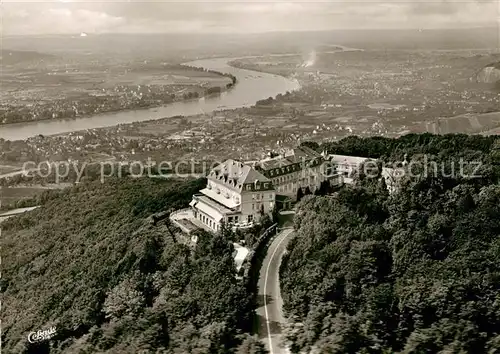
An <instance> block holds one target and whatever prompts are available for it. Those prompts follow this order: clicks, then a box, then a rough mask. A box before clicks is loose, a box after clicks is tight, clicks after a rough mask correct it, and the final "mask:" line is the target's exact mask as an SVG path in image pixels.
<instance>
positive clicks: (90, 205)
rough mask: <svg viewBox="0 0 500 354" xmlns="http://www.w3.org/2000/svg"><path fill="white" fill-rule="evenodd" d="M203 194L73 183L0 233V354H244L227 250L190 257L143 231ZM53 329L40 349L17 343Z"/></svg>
mask: <svg viewBox="0 0 500 354" xmlns="http://www.w3.org/2000/svg"><path fill="white" fill-rule="evenodd" d="M204 183H206V181H204V180H192V181H186V182H181V181H172V180H160V179H147V178H140V179H129V178H122V179H117V178H115V179H109V180H108V181H106V183H104V184H101V183H99V182H98V181H95V182H84V183H81V184H79V185H77V186H75V187H73V188H69V189H66V190H62V191H52V192H50V193H47V194H45V195H44V198H43V200H41V202H42V206H41V208H39V209H37V210H36V211H33V212H31V213H28V214H24V215H21V216H18V217H15V218H12V219H9V220H8V221H6V222H5V223H3V224H2V228H3V230H2V231H3V232H2V279H1V287H2V294H3V295H2V305H3V306H2V345H3V349H4V350H5V352H6V353H37V354H39V353H97V352H98V353H117V354H118V353H120V354H121V353H234V352H237V353H240V354H245V353H250V351H249V350H252V349H251V348H254V347H256V345H257V344H256V343H255V339H254V337H250V336H249V335H247V334H245V332H247V330H248V326H250V313H251V310H252V308H251V299H250V297H249V295H248V294H247V292H246V290H245V287H244V285H243V284H241V283H240V282H239V281H238V280H237V279H236V277H235V268H234V263H233V258H232V254H233V251H234V250H233V246H232V244H231V243H230V242H228V240H227V239H226V237H225V235H223V234H221V235H212V234H208V233H203V232H202V233H200V235H199V241H198V247H196V248H195V249H194V250H193V249H191V248H190V247H189V246H187V245H184V244H182V243H181V242H180V241H179V240H177V239H176V237H175V236H174V235H175V234H176V233H175V232H172V233H170V232H169V231H171V228H172V226H167V225H164V224H161V223H158V225H156V226H155V225H153V224H152V223H151V222H150V220H151V219H150V216H151V215H152V214H153V213H157V212H161V211H165V210H169V209H171V208H180V207H184V206H186V205H187V204H188V203H189V201H190V199H191V196H192V194H193V193H194V192H195V191H197V190H199V189H200V188H201V187H202V186H203V185H204ZM53 326H55V327H56V330H57V333H56V336H55V337H54V338H52V339H51V340H50V341H45V342H42V343H38V344H30V343H29V342H28V340H27V336H28V333H30V332H36V331H38V330H45V329H49V328H51V327H53ZM257 346H258V345H257Z"/></svg>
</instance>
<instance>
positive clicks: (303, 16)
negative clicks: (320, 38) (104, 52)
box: [0, 0, 500, 35]
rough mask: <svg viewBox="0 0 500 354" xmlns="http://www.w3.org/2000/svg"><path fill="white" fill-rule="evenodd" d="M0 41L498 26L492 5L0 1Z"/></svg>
mask: <svg viewBox="0 0 500 354" xmlns="http://www.w3.org/2000/svg"><path fill="white" fill-rule="evenodd" d="M0 6H1V8H0V9H1V14H2V17H3V25H2V26H1V30H2V34H3V35H10V34H55V33H80V32H88V33H103V32H200V31H202V32H223V33H247V32H267V31H299V30H327V29H344V28H364V29H366V28H460V27H477V26H498V25H499V20H500V0H469V1H464V0H462V1H451V0H450V1H447V0H430V1H417V0H415V1H394V0H390V1H374V0H364V1H362V2H354V1H335V0H323V1H314V2H313V1H309V2H305V1H303V2H295V1H281V0H274V1H269V0H267V1H266V0H264V1H262V0H261V1H254V0H246V1H243V0H232V1H228V0H226V1H217V2H214V1H206V0H200V1H177V2H174V1H170V0H157V1H155V0H153V1H151V0H148V1H139V0H129V1H118V0H105V1H96V0H85V1H72V0H62V1H50V0H43V1H42V0H36V1H29V2H28V1H23V0H3V4H2V5H0Z"/></svg>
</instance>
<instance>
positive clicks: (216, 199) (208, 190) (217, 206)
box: [190, 147, 334, 231]
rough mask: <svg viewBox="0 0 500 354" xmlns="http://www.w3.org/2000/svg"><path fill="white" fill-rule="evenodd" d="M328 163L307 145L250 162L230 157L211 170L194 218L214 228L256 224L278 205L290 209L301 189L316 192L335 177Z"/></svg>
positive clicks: (193, 205)
mask: <svg viewBox="0 0 500 354" xmlns="http://www.w3.org/2000/svg"><path fill="white" fill-rule="evenodd" d="M324 162H325V159H324V158H323V156H322V155H321V154H319V153H318V152H316V151H314V150H312V149H309V148H307V147H299V148H295V149H292V150H288V151H286V152H284V153H283V154H280V155H278V156H275V157H270V158H267V159H264V160H261V161H259V162H253V163H247V164H246V163H242V162H239V161H235V160H227V161H225V162H223V163H222V164H220V165H219V166H217V167H216V168H214V169H213V170H212V171H210V173H209V174H208V176H207V186H206V187H205V188H204V189H202V190H201V191H200V192H199V194H196V195H194V196H193V200H192V201H191V203H190V206H191V208H192V211H193V217H194V218H195V219H197V220H198V222H201V223H202V224H203V225H205V226H206V227H207V228H209V229H211V230H214V231H217V230H219V229H220V226H221V223H222V222H225V223H227V224H231V225H232V226H234V227H240V228H244V227H249V226H252V225H253V224H254V223H255V222H258V221H259V219H260V218H261V217H262V216H263V215H266V214H270V213H271V212H272V210H273V209H274V208H275V206H276V204H278V205H277V206H278V207H279V208H287V207H288V206H289V205H290V204H291V203H292V202H294V201H295V200H296V196H297V191H298V188H306V187H309V189H310V190H311V192H314V191H315V190H316V189H317V188H319V187H320V185H321V183H322V182H323V181H325V180H328V179H329V178H331V176H333V175H334V174H333V173H332V171H327V170H325V169H326V164H324ZM328 176H330V177H328Z"/></svg>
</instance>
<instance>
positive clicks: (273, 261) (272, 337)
mask: <svg viewBox="0 0 500 354" xmlns="http://www.w3.org/2000/svg"><path fill="white" fill-rule="evenodd" d="M292 235H293V229H284V230H283V231H281V232H280V233H279V234H278V235H277V236H276V237H275V238H274V240H273V241H272V243H271V244H270V245H269V248H268V251H267V255H266V257H265V259H264V262H263V264H262V268H261V269H260V275H259V282H258V300H259V307H258V308H257V316H258V321H259V328H258V333H259V338H261V340H262V341H263V342H264V344H265V346H266V348H267V350H268V351H269V353H270V354H279V353H290V351H289V350H288V349H287V348H285V347H284V346H283V343H282V338H281V337H282V336H281V332H282V329H283V325H284V323H285V317H284V316H283V299H282V298H281V293H280V284H279V268H280V264H281V258H282V257H283V254H284V253H285V251H286V246H287V245H288V242H289V241H290V240H291V238H292V237H291V236H292Z"/></svg>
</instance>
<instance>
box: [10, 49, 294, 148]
mask: <svg viewBox="0 0 500 354" xmlns="http://www.w3.org/2000/svg"><path fill="white" fill-rule="evenodd" d="M232 59H234V58H217V59H201V60H196V61H192V62H188V63H184V64H183V65H187V66H194V67H201V68H204V69H206V70H212V71H218V72H223V73H225V74H229V75H232V76H234V77H235V78H236V80H237V84H236V85H233V86H232V89H231V90H226V91H224V92H221V94H220V96H217V97H205V98H201V99H198V100H197V101H189V102H175V103H172V104H169V105H166V106H159V107H155V108H147V109H140V110H131V111H120V112H112V113H106V114H96V115H94V116H90V117H88V118H75V119H70V120H69V119H55V120H48V121H39V122H27V123H22V124H16V125H8V126H0V138H3V139H6V140H24V139H27V138H29V137H33V136H36V135H44V136H49V135H55V134H60V133H69V132H75V131H84V130H88V129H95V128H104V127H110V126H116V125H119V124H127V123H133V122H141V121H147V120H157V119H162V118H168V117H173V116H180V115H184V116H191V115H196V114H200V113H209V112H214V111H216V110H219V109H220V107H224V108H227V109H234V108H241V107H249V106H251V105H253V104H255V103H256V102H257V101H258V100H261V99H263V98H267V97H275V96H276V95H278V94H280V93H281V94H283V93H286V92H287V91H293V90H296V89H298V88H299V87H300V86H299V84H298V82H296V81H295V80H290V79H287V78H284V77H280V76H277V75H272V74H259V77H253V75H254V73H253V72H251V71H249V70H243V69H237V68H233V67H231V66H229V65H227V62H228V61H230V60H232Z"/></svg>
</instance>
